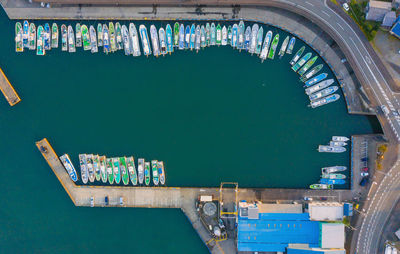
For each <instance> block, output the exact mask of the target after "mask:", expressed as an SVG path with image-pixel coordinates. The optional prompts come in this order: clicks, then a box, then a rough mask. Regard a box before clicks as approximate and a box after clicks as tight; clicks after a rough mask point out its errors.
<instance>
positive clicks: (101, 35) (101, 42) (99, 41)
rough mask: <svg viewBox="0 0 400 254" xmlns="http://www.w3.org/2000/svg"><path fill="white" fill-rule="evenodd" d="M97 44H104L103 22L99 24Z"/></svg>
mask: <svg viewBox="0 0 400 254" xmlns="http://www.w3.org/2000/svg"><path fill="white" fill-rule="evenodd" d="M97 46H99V47H102V46H103V26H102V25H101V23H98V24H97Z"/></svg>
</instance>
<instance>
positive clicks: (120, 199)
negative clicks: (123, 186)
mask: <svg viewBox="0 0 400 254" xmlns="http://www.w3.org/2000/svg"><path fill="white" fill-rule="evenodd" d="M119 205H120V206H123V205H124V198H123V197H119Z"/></svg>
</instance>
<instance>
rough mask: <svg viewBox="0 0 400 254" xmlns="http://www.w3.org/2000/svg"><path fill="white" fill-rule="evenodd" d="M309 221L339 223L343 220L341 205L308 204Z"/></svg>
mask: <svg viewBox="0 0 400 254" xmlns="http://www.w3.org/2000/svg"><path fill="white" fill-rule="evenodd" d="M308 212H309V213H310V218H311V220H316V221H341V220H343V204H341V203H336V202H332V203H331V202H329V203H328V202H323V203H318V202H313V203H309V204H308Z"/></svg>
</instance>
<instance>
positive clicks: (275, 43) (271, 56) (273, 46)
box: [268, 34, 279, 59]
mask: <svg viewBox="0 0 400 254" xmlns="http://www.w3.org/2000/svg"><path fill="white" fill-rule="evenodd" d="M278 43H279V34H276V35H275V37H274V39H273V40H272V43H271V48H270V50H269V52H268V58H269V59H274V57H275V52H276V48H277V47H278Z"/></svg>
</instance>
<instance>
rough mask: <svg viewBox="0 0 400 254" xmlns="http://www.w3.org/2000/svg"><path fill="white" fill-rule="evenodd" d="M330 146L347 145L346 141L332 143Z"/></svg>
mask: <svg viewBox="0 0 400 254" xmlns="http://www.w3.org/2000/svg"><path fill="white" fill-rule="evenodd" d="M329 145H330V146H346V145H347V143H346V142H344V141H331V142H329Z"/></svg>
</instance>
